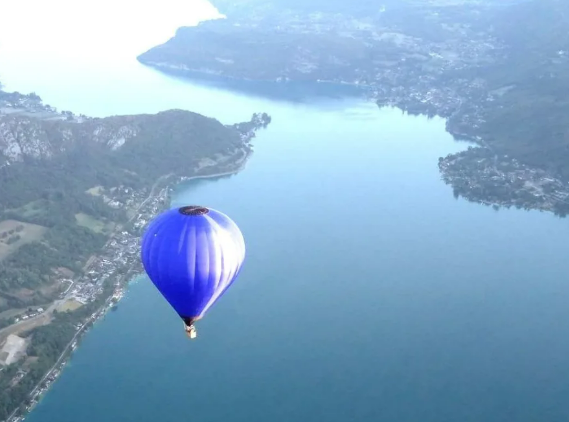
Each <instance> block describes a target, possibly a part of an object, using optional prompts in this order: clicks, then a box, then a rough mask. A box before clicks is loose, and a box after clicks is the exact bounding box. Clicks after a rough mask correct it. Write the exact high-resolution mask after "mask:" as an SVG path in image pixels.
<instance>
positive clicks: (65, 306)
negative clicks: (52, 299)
mask: <svg viewBox="0 0 569 422" xmlns="http://www.w3.org/2000/svg"><path fill="white" fill-rule="evenodd" d="M81 306H83V304H82V303H81V302H77V301H76V300H75V299H69V300H66V301H65V302H63V303H62V304H61V305H59V306H58V307H57V312H67V311H71V312H73V311H74V310H75V309H79V308H80V307H81Z"/></svg>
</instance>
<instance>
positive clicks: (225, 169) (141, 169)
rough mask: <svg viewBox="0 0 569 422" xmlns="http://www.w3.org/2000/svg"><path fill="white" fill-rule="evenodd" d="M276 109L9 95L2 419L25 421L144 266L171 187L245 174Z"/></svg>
mask: <svg viewBox="0 0 569 422" xmlns="http://www.w3.org/2000/svg"><path fill="white" fill-rule="evenodd" d="M269 122H270V117H269V116H268V115H267V114H265V113H260V114H255V115H253V116H252V118H251V120H250V121H249V122H241V123H237V124H234V125H223V124H221V123H220V122H219V121H217V120H215V119H213V118H208V117H205V116H202V115H199V114H196V113H192V112H189V111H183V110H168V111H164V112H161V113H158V114H154V115H133V116H113V117H107V118H89V117H87V116H76V115H74V114H73V113H72V112H69V111H63V112H58V111H57V110H56V109H55V108H54V107H51V106H48V105H45V104H43V103H42V101H41V98H40V97H39V96H37V95H36V94H33V93H32V94H29V95H22V94H19V93H6V92H4V91H0V197H1V198H2V201H1V204H0V369H1V371H0V420H4V421H8V420H9V421H11V422H14V421H18V420H20V419H21V418H22V417H23V415H25V414H26V413H27V412H28V411H29V410H30V409H31V407H32V406H33V405H34V404H35V403H36V402H37V401H38V400H39V396H40V395H41V394H42V393H43V392H44V391H45V390H46V389H47V388H48V387H49V386H50V384H51V383H52V382H53V381H54V379H55V378H56V377H57V376H58V375H59V373H60V370H61V367H62V366H63V365H64V363H65V361H66V358H67V357H68V356H69V354H70V353H71V352H72V351H73V350H74V349H75V347H77V344H78V342H79V341H80V338H81V335H82V334H83V333H84V332H85V331H86V330H87V329H88V328H89V327H90V326H91V325H92V323H93V322H94V321H95V320H96V319H97V318H98V317H99V316H101V315H103V314H104V313H105V311H106V310H107V309H108V308H109V307H112V306H113V304H114V303H116V301H117V300H118V299H119V298H120V297H121V296H122V295H123V292H124V289H125V285H126V283H127V282H128V281H129V279H131V278H132V277H134V276H135V275H136V274H139V273H140V272H141V267H140V264H139V237H140V234H141V232H142V230H143V229H144V227H145V226H146V224H147V223H148V221H149V220H150V219H151V218H152V217H153V216H154V215H155V214H156V213H157V212H159V211H160V210H161V209H163V208H165V207H167V206H168V204H169V198H168V194H169V191H170V189H169V187H170V186H171V185H172V184H174V183H177V182H179V181H181V180H186V179H188V178H192V177H219V176H221V175H225V174H232V173H235V172H237V171H239V170H240V169H241V168H242V166H243V165H244V164H245V163H246V161H247V158H248V157H249V156H250V154H251V153H252V145H251V141H252V139H253V138H254V137H255V133H256V132H257V131H258V130H259V129H260V128H264V127H266V126H267V125H268V124H269Z"/></svg>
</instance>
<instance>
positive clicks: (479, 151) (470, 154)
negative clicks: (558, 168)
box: [439, 147, 569, 217]
mask: <svg viewBox="0 0 569 422" xmlns="http://www.w3.org/2000/svg"><path fill="white" fill-rule="evenodd" d="M439 169H440V171H441V174H442V179H443V181H444V182H445V183H446V184H448V185H451V186H452V188H453V191H454V195H455V197H458V196H462V197H464V198H466V199H468V200H469V201H472V202H477V203H480V204H484V205H488V206H493V207H494V208H495V209H499V208H500V207H506V208H510V207H511V206H515V207H516V208H523V209H526V210H529V209H536V210H541V211H551V212H554V213H555V214H556V215H559V216H561V217H565V216H566V214H567V212H569V182H563V181H561V180H559V179H558V178H556V177H554V176H553V175H551V174H549V173H548V172H547V171H545V170H542V169H538V168H532V167H529V166H527V165H524V164H523V163H520V162H519V161H518V160H516V159H515V158H511V157H509V156H507V155H504V156H498V155H497V154H494V153H493V152H492V151H491V150H490V149H488V148H479V147H469V148H468V149H467V150H466V151H462V152H459V153H457V154H449V155H447V156H446V157H444V158H443V157H441V158H439Z"/></svg>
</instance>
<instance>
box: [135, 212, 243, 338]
mask: <svg viewBox="0 0 569 422" xmlns="http://www.w3.org/2000/svg"><path fill="white" fill-rule="evenodd" d="M141 258H142V264H143V266H144V270H145V271H146V273H147V274H148V277H150V280H152V283H153V284H154V285H155V286H156V288H157V289H158V290H159V291H160V293H161V294H162V295H163V296H164V298H165V299H166V300H167V301H168V302H169V303H170V305H171V306H172V307H173V308H174V310H175V311H176V312H177V313H178V315H179V316H180V317H181V318H182V319H183V320H184V323H185V324H186V330H187V331H188V334H190V336H191V337H195V329H194V326H193V324H194V322H195V321H197V320H198V319H200V318H202V317H203V315H204V314H205V313H206V312H207V311H208V309H210V308H211V306H212V305H213V304H214V303H215V302H216V301H217V300H218V299H219V298H220V297H221V296H222V295H223V293H225V291H226V290H227V288H228V287H229V286H230V285H231V284H232V283H233V282H234V281H235V279H236V278H237V276H238V275H239V272H240V270H241V267H242V264H243V261H244V259H245V241H244V239H243V235H242V234H241V231H240V230H239V227H237V225H236V224H235V223H234V222H233V221H232V220H231V219H230V218H229V217H228V216H226V215H225V214H223V213H221V212H219V211H216V210H214V209H211V208H206V207H201V206H194V205H190V206H185V207H181V208H174V209H171V210H169V211H166V212H164V213H162V214H160V215H159V216H158V217H156V218H155V219H154V220H153V221H152V222H151V223H150V224H149V226H148V228H147V229H146V232H145V233H144V235H143V238H142V250H141Z"/></svg>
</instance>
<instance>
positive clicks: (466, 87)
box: [138, 0, 569, 214]
mask: <svg viewBox="0 0 569 422" xmlns="http://www.w3.org/2000/svg"><path fill="white" fill-rule="evenodd" d="M213 3H214V5H215V6H216V7H217V8H218V9H219V11H220V12H221V13H223V14H225V15H226V16H227V18H226V19H218V20H214V21H208V22H203V23H202V24H200V25H198V26H196V27H184V28H180V29H179V30H178V31H177V33H176V35H175V37H173V38H172V39H170V40H169V41H167V42H166V43H164V44H163V45H160V46H157V47H155V48H152V49H151V50H149V51H147V52H145V53H143V54H141V55H140V56H139V57H138V60H139V61H140V62H142V63H144V64H146V65H148V66H152V67H155V68H157V69H159V70H161V71H164V72H168V73H176V74H181V75H186V76H189V77H204V76H207V77H222V78H232V79H236V80H245V79H247V80H255V81H261V80H262V81H274V82H278V83H287V82H290V81H307V82H314V83H317V82H324V81H326V82H335V83H342V84H351V85H354V86H358V87H360V88H361V87H363V88H365V95H367V96H369V97H371V98H373V99H374V100H375V101H376V102H377V104H378V105H379V106H380V107H383V106H396V107H399V108H401V109H403V110H405V111H407V112H409V113H412V114H426V115H429V116H434V115H439V116H442V117H444V118H446V119H447V130H448V131H449V132H450V133H451V134H452V135H453V136H454V137H455V138H456V139H458V140H467V141H470V142H472V143H474V144H476V145H477V148H474V149H471V150H469V151H466V152H464V153H462V154H461V155H460V156H450V157H446V159H445V162H446V163H447V164H450V162H452V163H453V165H443V166H440V168H441V171H442V177H443V180H444V181H445V182H446V183H448V184H450V185H451V186H452V187H453V188H455V190H459V191H460V192H462V193H461V195H462V196H464V197H465V198H467V199H469V200H473V201H477V202H483V203H488V204H492V205H496V206H512V205H514V206H515V205H519V204H520V201H522V202H523V207H526V208H531V209H543V210H556V212H557V211H559V212H558V214H563V213H564V211H562V209H564V207H565V205H564V204H565V202H566V200H565V199H564V198H566V197H567V196H568V195H569V189H568V188H567V182H568V181H569V164H568V163H569V148H568V146H569V144H568V142H569V141H568V140H569V138H568V137H567V133H569V122H568V121H567V119H565V117H564V116H565V115H566V111H567V110H568V107H569V105H568V102H567V99H566V96H565V95H564V92H565V91H566V90H567V87H568V85H569V77H568V76H567V73H566V72H565V68H566V66H567V63H568V62H569V40H568V38H567V31H566V30H565V28H567V26H568V25H569V13H568V12H569V2H566V1H563V0H527V1H526V0H524V1H522V0H509V1H494V0H398V1H395V0H384V1H381V2H379V4H378V3H377V2H373V1H371V0H370V1H360V2H357V5H354V4H353V3H352V2H347V1H345V0H333V1H323V0H322V1H320V0H315V1H310V2H302V1H296V0H294V1H288V0H287V1H285V0H269V1H262V0H248V1H245V2H239V3H236V2H233V1H231V0H214V1H213ZM478 149H482V150H485V151H479V150H478ZM480 154H490V155H491V156H492V157H496V160H498V161H499V162H501V163H507V166H508V167H514V166H517V165H519V166H523V167H524V168H525V169H527V171H526V172H524V173H523V174H518V175H517V176H516V177H521V178H522V179H523V181H524V182H528V183H521V184H520V183H518V184H512V183H506V184H504V185H502V187H501V189H500V190H495V191H494V193H493V194H492V195H489V194H487V193H486V192H487V191H486V190H483V191H478V190H472V191H469V190H470V189H471V188H469V187H468V186H479V185H480V184H481V183H486V182H483V181H484V180H486V176H487V175H488V174H489V172H491V169H492V164H491V163H492V162H493V160H494V159H493V160H490V161H484V163H483V165H475V166H473V165H471V164H472V163H473V162H474V161H475V158H476V157H478V156H479V155H480ZM514 160H515V161H514ZM459 174H460V177H459V176H458V175H459ZM530 175H531V176H530ZM526 176H527V177H529V179H527V180H526V179H525V178H526ZM500 177H501V176H500ZM536 178H537V179H536ZM549 179H551V180H553V181H554V182H553V183H554V184H555V186H557V187H556V190H555V192H556V194H555V196H540V195H539V194H538V195H537V196H535V195H534V193H536V192H537V191H535V189H534V186H535V184H536V183H537V184H538V185H540V186H542V185H546V184H547V180H549ZM472 189H474V188H472ZM528 195H531V196H532V199H531V200H529V196H528ZM514 198H517V199H514ZM520 198H526V199H527V200H526V199H520ZM556 198H557V199H556Z"/></svg>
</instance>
